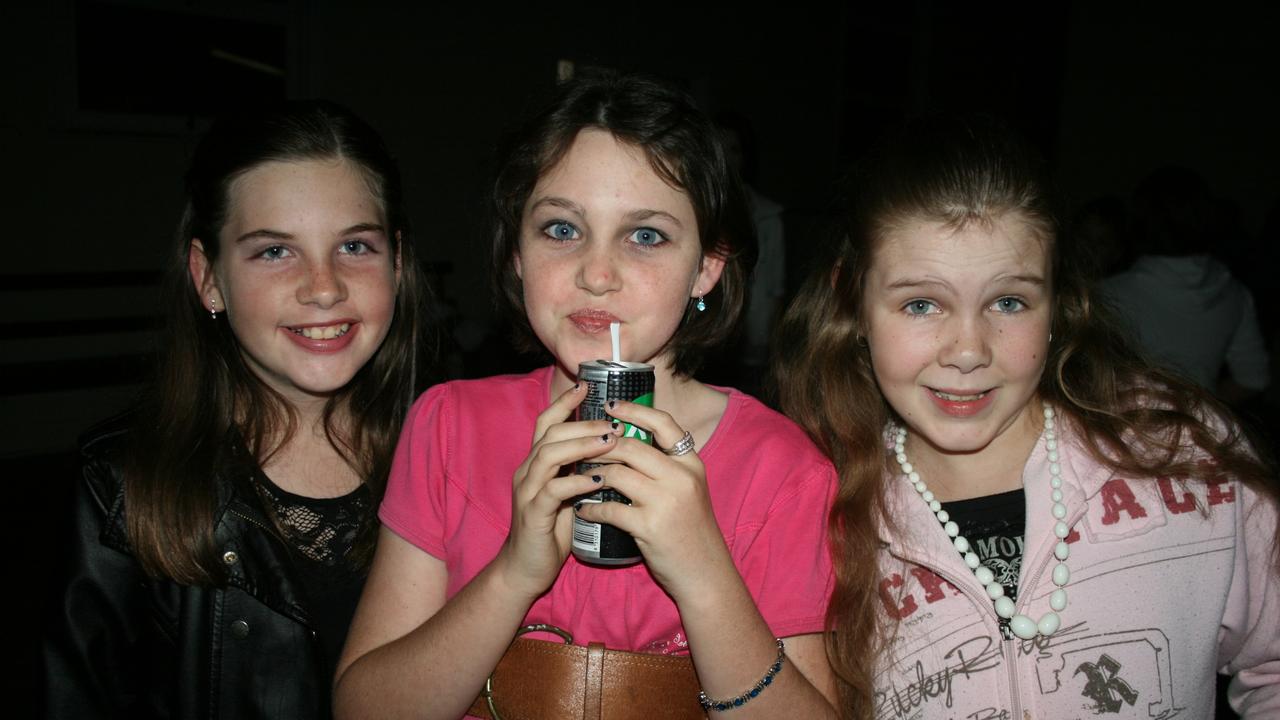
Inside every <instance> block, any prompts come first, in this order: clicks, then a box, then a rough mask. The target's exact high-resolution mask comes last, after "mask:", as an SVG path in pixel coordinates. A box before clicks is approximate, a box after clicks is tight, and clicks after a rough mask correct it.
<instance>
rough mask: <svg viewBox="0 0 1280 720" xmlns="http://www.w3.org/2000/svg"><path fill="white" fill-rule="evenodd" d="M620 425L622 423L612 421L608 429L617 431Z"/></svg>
mask: <svg viewBox="0 0 1280 720" xmlns="http://www.w3.org/2000/svg"><path fill="white" fill-rule="evenodd" d="M621 425H622V423H621V422H620V421H618V420H614V421H613V422H611V423H609V427H610V428H611V429H613V430H617V429H618V428H619V427H620V426H621Z"/></svg>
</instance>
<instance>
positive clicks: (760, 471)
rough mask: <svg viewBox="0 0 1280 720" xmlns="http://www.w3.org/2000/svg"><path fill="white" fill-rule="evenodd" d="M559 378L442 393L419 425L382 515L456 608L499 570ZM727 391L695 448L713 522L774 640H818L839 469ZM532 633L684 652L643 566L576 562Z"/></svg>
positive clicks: (661, 595)
mask: <svg viewBox="0 0 1280 720" xmlns="http://www.w3.org/2000/svg"><path fill="white" fill-rule="evenodd" d="M551 372H552V370H551V368H545V369H542V370H537V371H534V372H533V373H530V374H528V375H505V376H498V377H491V378H485V379H482V380H461V381H454V382H449V383H445V384H442V385H438V386H436V387H433V388H431V389H430V390H428V391H427V392H426V394H424V395H423V396H422V397H421V398H419V399H418V402H417V403H416V404H415V405H414V407H413V409H412V410H411V411H410V413H409V418H408V421H407V422H406V424H405V428H404V430H403V432H402V434H401V436H400V445H399V447H398V448H397V450H396V458H395V464H394V465H393V466H392V469H391V477H390V479H389V481H388V485H387V493H386V498H385V499H384V500H383V502H382V507H381V510H380V511H379V517H380V518H381V519H382V522H383V523H384V524H385V525H386V526H387V527H389V528H390V529H391V530H393V531H394V532H395V533H396V534H398V535H400V536H401V537H402V538H404V539H405V540H407V541H409V542H410V543H412V544H414V545H415V546H417V547H419V548H421V549H422V550H424V551H426V552H428V553H430V554H431V555H433V556H435V557H437V558H440V559H441V560H443V561H444V562H445V565H446V566H447V568H448V571H449V585H448V589H447V595H448V597H453V596H454V595H455V594H456V593H457V592H458V591H459V590H461V589H462V587H463V586H465V585H466V584H467V583H468V582H470V581H471V579H472V578H473V577H475V576H476V575H477V574H478V573H479V572H480V570H481V569H483V568H484V567H485V565H487V564H488V563H489V561H490V560H492V559H493V557H494V556H495V555H496V554H497V552H498V549H499V548H500V547H501V545H502V543H503V541H504V540H505V539H506V537H507V533H508V530H509V528H510V519H511V479H512V475H513V473H514V472H515V470H516V468H517V467H519V465H520V463H521V462H523V461H524V459H525V457H526V456H527V455H528V453H529V447H530V440H531V438H532V437H533V426H534V421H535V420H536V418H537V415H538V414H539V413H540V412H542V411H543V410H544V409H546V407H547V405H548V403H549V400H548V393H549V384H550V380H551ZM727 392H728V393H729V403H728V407H727V408H726V409H725V413H724V417H723V418H722V419H721V420H720V424H719V426H718V427H717V428H716V430H715V433H714V434H713V435H712V437H711V439H710V440H709V441H708V442H707V445H706V447H704V448H699V450H698V454H699V457H701V458H702V461H703V463H704V465H705V466H706V470H707V484H708V486H709V488H710V491H711V502H712V506H713V508H714V510H715V515H716V520H717V522H718V523H719V525H720V528H721V531H722V532H723V533H724V537H725V541H726V543H727V544H728V546H729V551H730V554H731V555H732V557H733V562H734V565H736V566H737V568H738V572H739V573H740V574H741V575H742V578H743V580H744V581H745V583H746V586H747V588H748V589H749V590H750V592H751V595H752V597H753V598H755V602H756V605H757V606H758V607H759V608H760V613H761V615H763V616H764V619H765V621H766V622H767V623H768V624H769V627H770V628H771V629H772V631H773V633H774V634H775V635H777V636H778V637H787V636H790V635H800V634H804V633H813V632H820V631H821V630H822V627H823V614H824V612H825V609H826V603H827V597H828V595H829V593H830V587H831V564H830V560H829V559H828V555H827V546H826V518H827V511H828V509H829V508H830V502H831V496H832V493H833V491H834V488H835V482H836V476H835V471H834V469H833V468H832V466H831V463H830V462H828V461H827V459H826V458H825V457H823V455H822V454H821V453H820V452H819V451H818V450H817V448H815V447H814V445H813V444H812V443H811V442H810V441H809V439H808V438H807V437H806V436H805V434H804V433H803V432H802V431H801V430H800V429H799V428H798V427H797V426H796V425H795V424H794V423H792V422H791V421H790V420H788V419H786V418H785V417H783V416H782V415H780V414H778V413H776V412H774V411H772V410H770V409H768V408H767V407H765V406H764V405H762V404H761V403H760V402H759V401H757V400H755V399H754V398H751V397H749V396H747V395H744V394H742V393H740V392H738V391H736V390H728V391H727ZM525 622H526V623H549V624H552V625H556V626H558V627H561V628H565V629H567V630H569V631H570V632H571V633H572V634H573V637H574V642H576V643H578V644H582V645H585V644H587V643H588V642H602V643H604V644H605V646H607V647H609V648H612V649H615V650H629V651H632V652H647V653H658V654H686V653H687V652H688V643H687V641H686V639H685V634H684V629H683V627H682V626H681V624H680V616H679V613H678V612H677V611H676V606H675V603H674V602H673V601H672V600H671V598H670V597H669V596H668V595H667V594H666V593H665V592H663V590H662V588H661V587H659V586H658V584H657V583H656V582H654V580H653V578H652V577H651V576H650V575H649V571H648V569H647V568H646V567H645V565H644V564H643V563H638V564H636V565H632V566H627V567H617V568H600V567H595V566H591V565H587V564H583V563H580V562H578V560H577V559H576V558H574V557H573V556H572V555H570V556H569V559H568V560H567V561H566V562H565V564H564V567H563V568H562V569H561V570H560V575H559V576H558V577H557V578H556V581H555V583H554V584H553V585H552V586H551V588H550V589H549V590H548V591H547V592H546V593H545V594H543V595H542V596H541V597H540V598H538V600H537V601H536V602H534V604H533V606H532V607H531V608H530V609H529V613H528V615H526V616H525ZM534 637H538V636H536V635H535V636H534ZM544 637H546V638H547V639H555V638H554V636H544Z"/></svg>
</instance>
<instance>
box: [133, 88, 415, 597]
mask: <svg viewBox="0 0 1280 720" xmlns="http://www.w3.org/2000/svg"><path fill="white" fill-rule="evenodd" d="M339 158H341V159H345V160H347V161H350V162H352V163H353V164H355V165H356V166H357V167H359V168H360V170H361V171H362V172H363V174H364V177H365V180H366V181H367V183H368V185H369V187H370V189H371V190H372V192H373V194H374V197H375V198H376V199H377V200H378V202H379V204H380V205H381V208H382V211H383V213H384V215H385V220H386V227H387V233H388V237H389V238H391V239H392V241H393V242H394V243H395V245H396V247H397V249H398V250H399V257H400V264H401V268H400V282H399V287H398V289H397V292H396V300H395V311H394V316H393V318H392V321H391V326H390V328H389V330H388V332H387V337H386V339H385V340H384V341H383V343H382V345H381V346H379V348H378V349H377V351H376V352H375V353H374V354H373V357H371V358H370V359H369V361H368V362H367V363H366V364H365V365H364V367H363V368H361V369H360V370H359V371H358V372H357V373H356V375H355V377H354V378H352V380H351V382H350V383H348V384H347V385H346V386H345V387H343V388H342V389H341V390H339V391H338V392H337V393H335V394H334V395H333V396H331V397H330V398H329V399H328V401H327V403H326V405H325V409H324V428H325V434H326V436H327V437H328V439H329V442H330V443H331V444H332V445H333V447H334V448H335V449H337V451H338V452H339V453H340V454H341V456H342V457H343V458H344V459H345V460H346V462H347V463H348V464H349V465H350V466H351V467H352V468H353V469H355V470H356V471H357V472H358V474H359V475H360V477H361V478H363V480H364V482H365V484H366V485H368V486H369V488H370V489H371V490H372V491H373V499H374V502H373V505H372V506H373V507H374V508H376V507H377V503H378V500H380V499H381V496H382V491H383V488H384V487H385V485H386V478H387V474H388V472H389V471H390V466H391V458H392V454H393V453H394V450H395V445H396V441H397V439H398V438H399V434H400V426H401V423H402V422H403V421H404V417H405V415H406V414H407V413H408V409H409V406H410V404H411V403H412V402H413V399H414V397H416V395H417V393H418V391H419V390H420V389H421V387H420V386H421V385H422V384H424V382H425V380H426V374H427V373H426V369H427V368H428V367H430V364H429V362H428V360H429V358H431V357H432V355H433V353H434V343H435V337H434V335H433V334H432V333H430V332H429V331H428V329H427V325H426V323H425V321H424V318H425V312H426V310H427V299H428V288H427V284H426V280H425V278H424V276H423V274H422V271H421V269H420V268H419V265H418V260H417V257H416V254H415V252H414V246H413V242H412V235H411V234H410V228H409V222H408V218H407V217H406V216H405V213H404V206H403V200H402V197H401V186H400V173H399V169H398V167H397V166H396V163H395V161H394V160H393V158H392V157H391V155H390V153H389V152H388V150H387V148H386V146H385V145H384V144H383V142H382V139H381V138H380V137H379V136H378V134H377V133H376V132H375V131H374V130H373V129H372V128H371V127H369V126H368V125H367V124H365V123H364V121H362V120H360V119H359V118H358V117H356V116H355V115H354V114H353V113H351V111H349V110H347V109H346V108H343V107H341V106H338V105H336V104H333V103H329V102H324V101H298V102H291V103H286V104H284V105H283V106H281V107H279V108H276V109H273V110H258V111H254V112H250V113H246V114H241V115H235V116H228V117H225V118H222V119H220V120H218V121H217V122H216V123H214V125H213V127H212V128H210V130H209V131H208V133H206V134H205V136H204V138H203V139H202V140H201V141H200V143H199V145H198V146H197V147H196V150H195V153H194V155H193V157H192V160H191V165H190V169H189V170H188V172H187V175H186V197H187V200H186V208H185V210H184V211H183V214H182V220H181V223H180V225H179V227H178V232H177V234H176V236H175V238H174V242H173V244H172V247H171V248H170V251H169V256H168V260H167V264H166V266H165V269H164V275H163V278H162V286H161V308H162V311H163V312H164V313H165V318H164V321H165V322H164V328H163V331H162V332H161V335H160V348H159V353H158V358H157V366H156V375H155V380H154V382H153V383H152V385H151V386H150V388H149V389H148V391H147V392H146V393H145V394H144V397H143V400H142V402H141V407H140V410H139V412H138V413H137V421H136V425H135V428H134V431H133V432H132V433H131V448H130V450H129V452H128V455H127V460H126V465H125V468H126V470H125V504H126V519H127V527H128V533H129V540H130V543H131V545H132V547H133V550H134V552H135V553H136V554H137V557H138V559H139V560H140V561H141V563H142V565H143V567H144V568H145V569H146V570H147V571H148V572H149V573H151V574H152V575H155V576H167V577H169V578H172V579H174V580H176V581H178V582H180V583H187V584H218V583H221V582H222V581H223V579H224V575H223V568H222V563H221V562H219V561H218V556H217V548H216V547H215V545H214V541H213V532H214V522H215V512H216V511H217V509H218V503H219V501H220V498H219V497H218V493H217V482H216V478H217V476H218V474H219V472H221V471H225V470H227V469H228V468H229V467H231V466H232V465H233V464H234V463H236V462H237V457H236V453H235V448H237V447H241V446H242V447H243V448H244V449H245V450H246V451H247V452H248V454H249V455H250V456H251V462H252V461H256V462H258V463H265V462H266V460H267V459H269V458H270V457H271V456H272V454H274V453H275V452H276V451H278V450H279V449H280V448H281V447H283V446H284V445H285V444H286V443H287V442H288V441H289V440H290V439H291V438H292V437H293V433H294V431H295V429H296V426H297V417H296V413H295V412H294V409H293V407H292V406H291V405H290V404H289V403H288V402H287V401H286V400H285V399H284V398H283V397H281V396H280V394H279V393H277V392H275V391H274V390H272V389H271V388H270V387H268V386H267V385H266V384H265V383H263V382H262V381H261V380H260V379H259V378H258V377H257V375H255V374H254V373H253V372H252V371H251V370H250V369H249V367H248V366H247V365H246V364H245V361H244V359H243V357H242V356H241V352H240V345H239V343H238V342H237V340H236V337H235V334H234V333H233V332H232V331H231V327H230V325H229V323H228V322H227V320H226V314H225V313H223V314H222V315H220V316H219V317H218V318H217V319H210V317H209V312H208V311H207V310H206V309H205V307H204V305H203V304H202V303H201V298H200V293H199V290H198V288H197V287H196V286H195V284H194V283H193V281H192V279H191V274H190V272H189V271H188V265H187V258H188V254H189V253H190V250H191V243H192V240H193V239H196V238H199V239H200V241H201V242H202V243H203V246H204V253H205V255H206V257H207V258H208V260H209V262H210V263H212V262H214V261H215V260H216V259H217V257H218V254H219V252H220V251H221V249H222V248H221V247H220V243H219V234H220V231H221V230H222V227H223V225H224V223H225V222H226V219H227V211H228V203H229V201H230V197H229V191H230V188H231V184H232V183H233V182H234V181H235V180H236V179H237V178H239V177H241V176H242V175H244V174H245V173H246V172H249V171H250V170H252V169H254V168H255V167H258V166H259V165H261V164H263V163H266V162H273V161H299V160H328V159H339ZM264 509H265V508H264ZM267 514H268V516H269V517H271V516H272V513H270V512H269V511H268V513H267ZM376 534H377V522H376V521H375V520H374V517H373V514H372V513H370V516H369V517H367V518H365V521H364V527H363V528H362V532H361V535H360V537H359V538H358V540H357V543H356V547H355V551H354V553H353V556H352V558H350V560H351V562H352V563H353V564H355V565H364V564H367V562H368V560H369V558H370V557H371V556H372V550H373V545H374V541H375V539H376Z"/></svg>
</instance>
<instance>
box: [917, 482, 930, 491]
mask: <svg viewBox="0 0 1280 720" xmlns="http://www.w3.org/2000/svg"><path fill="white" fill-rule="evenodd" d="M915 488H916V492H918V493H922V492H924V491H925V490H928V489H929V486H928V485H925V484H924V483H922V482H920V481H919V480H917V481H916V484H915Z"/></svg>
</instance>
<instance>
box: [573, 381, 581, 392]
mask: <svg viewBox="0 0 1280 720" xmlns="http://www.w3.org/2000/svg"><path fill="white" fill-rule="evenodd" d="M580 387H582V381H581V380H579V381H578V382H576V383H574V384H573V389H574V390H577V389H578V388H580Z"/></svg>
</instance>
